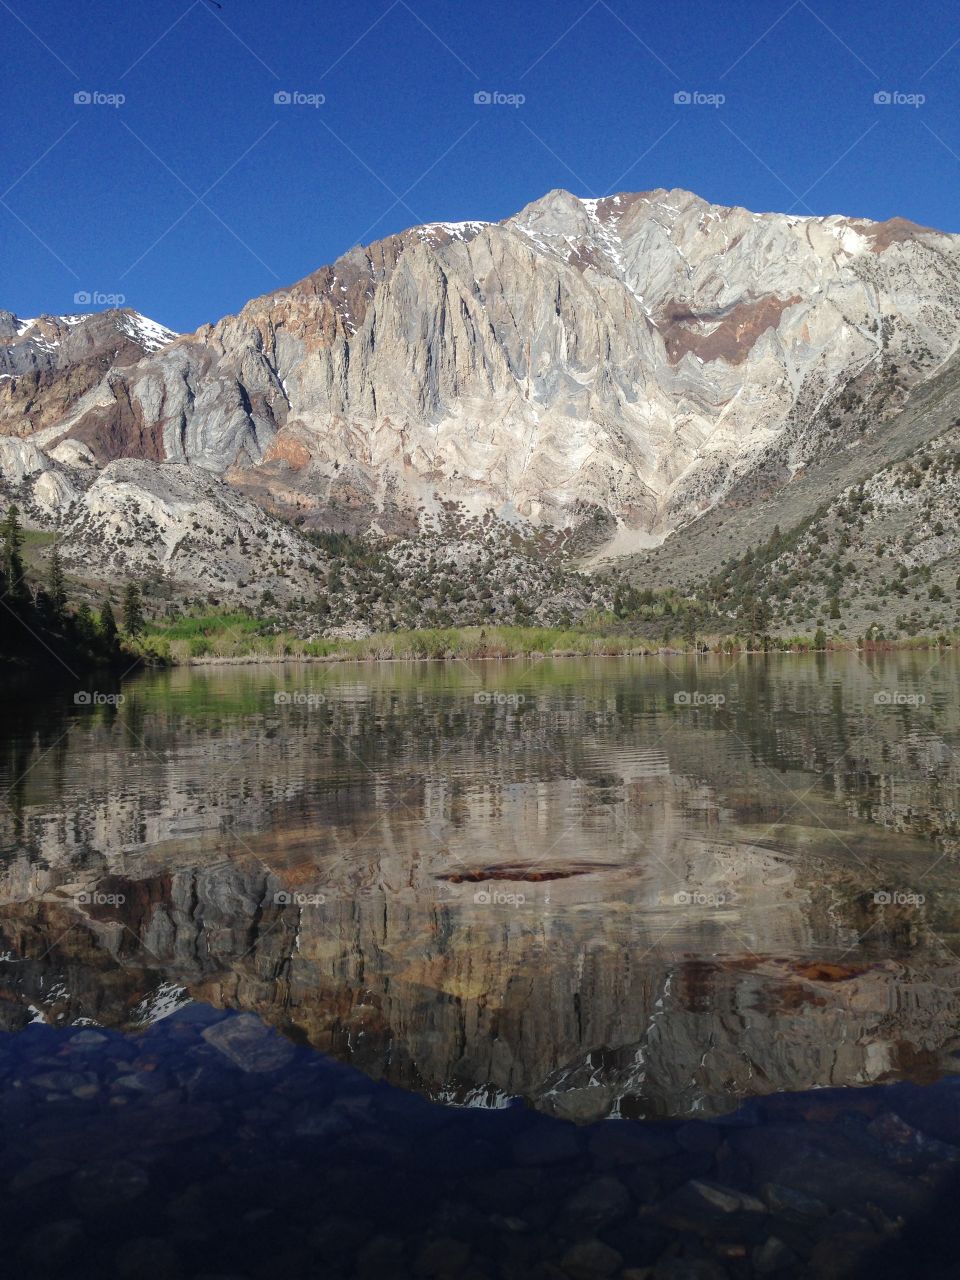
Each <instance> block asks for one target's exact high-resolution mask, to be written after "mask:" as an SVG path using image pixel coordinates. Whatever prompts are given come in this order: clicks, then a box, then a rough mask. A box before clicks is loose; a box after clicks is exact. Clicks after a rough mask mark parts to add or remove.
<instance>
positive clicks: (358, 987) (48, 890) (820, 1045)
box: [0, 653, 960, 1280]
mask: <svg viewBox="0 0 960 1280" xmlns="http://www.w3.org/2000/svg"><path fill="white" fill-rule="evenodd" d="M958 676H960V668H958V664H957V659H956V658H955V657H954V656H953V655H952V654H949V653H948V654H917V655H913V654H890V655H878V656H872V657H869V658H867V657H856V656H845V657H837V658H831V659H829V660H827V659H824V658H822V657H821V658H790V657H778V658H770V659H763V658H757V657H750V658H742V659H740V660H739V661H733V660H730V661H725V662H721V661H719V660H713V659H709V660H704V661H700V662H694V661H687V660H680V659H678V660H670V661H665V662H659V661H657V660H615V659H598V660H595V661H594V660H576V661H573V660H571V661H563V662H560V661H553V662H546V661H545V662H540V663H530V662H516V663H474V664H471V665H467V664H464V663H450V664H422V665H416V666H413V665H411V666H393V667H383V666H381V667H377V666H372V665H371V666H355V667H344V668H330V669H327V668H318V667H315V666H308V667H305V668H299V667H294V666H284V667H278V668H269V669H267V668H259V667H258V668H224V669H202V670H187V671H174V672H168V673H159V674H156V673H147V674H141V675H138V676H137V677H136V678H134V679H131V680H129V681H126V682H124V683H123V685H122V686H111V687H107V688H103V689H83V690H71V691H68V692H67V693H63V692H57V691H55V690H49V691H47V692H45V693H42V694H37V693H34V694H32V695H31V696H26V695H25V694H24V693H23V692H22V691H20V692H17V694H16V695H15V696H10V697H8V698H7V699H6V700H5V701H4V702H3V703H2V706H0V716H2V729H0V795H2V798H3V803H2V805H0V1137H2V1147H0V1187H2V1191H3V1194H2V1196H0V1220H2V1228H3V1239H4V1243H5V1246H6V1249H5V1251H6V1255H7V1263H8V1269H9V1271H10V1273H11V1274H14V1275H22V1276H50V1277H71V1276H88V1275H89V1276H93V1275H97V1276H113V1275H116V1276H120V1277H126V1276H130V1277H134V1276H137V1277H141V1276H143V1277H184V1278H191V1280H192V1278H197V1280H199V1278H200V1277H204V1278H205V1280H214V1278H215V1277H219V1278H220V1280H226V1278H227V1277H230V1278H233V1280H240V1278H242V1277H248V1278H249V1280H257V1278H259V1277H261V1276H264V1277H265V1276H274V1275H288V1276H292V1277H298V1276H304V1277H307V1276H344V1277H348V1276H358V1277H367V1276H369V1277H375V1276H377V1277H378V1276H398V1277H403V1276H411V1277H413V1276H438V1277H447V1276H449V1277H465V1278H468V1280H469V1278H471V1277H498V1276H504V1277H514V1276H517V1277H520V1276H540V1277H545V1278H552V1277H555V1278H557V1280H563V1278H564V1277H571V1278H572V1280H581V1278H582V1280H591V1278H592V1277H595V1276H596V1277H605V1276H619V1277H624V1280H640V1278H641V1277H644V1276H650V1277H654V1280H674V1278H679V1277H688V1276H689V1277H705V1278H708V1280H709V1278H710V1277H724V1276H730V1277H741V1276H742V1277H753V1276H802V1275H817V1276H821V1275H822V1276H836V1277H841V1276H861V1275H862V1276H885V1275H911V1274H924V1275H944V1276H947V1275H955V1274H957V1272H958V1266H957V1258H958V1257H960V1252H958V1250H960V1227H958V1226H957V1225H955V1224H954V1221H953V1219H954V1218H955V1217H956V1215H955V1214H954V1213H953V1211H952V1209H951V1208H950V1205H951V1204H952V1201H953V1199H954V1198H955V1195H956V1192H957V1190H958V1188H960V1084H958V1063H960V1058H958V1052H960V1036H958V1030H957V1028H958V1013H960V994H958V976H960V958H958V957H960V896H958V887H960V885H958V865H957V854H958V837H960V833H958V825H957V824H958V815H960V768H958V765H957V761H956V758H955V753H954V747H955V744H956V742H957V736H958V732H960V708H958V699H957V692H958Z"/></svg>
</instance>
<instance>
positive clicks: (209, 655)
mask: <svg viewBox="0 0 960 1280" xmlns="http://www.w3.org/2000/svg"><path fill="white" fill-rule="evenodd" d="M956 640H957V637H956V636H955V635H954V634H952V633H951V634H943V635H939V636H913V637H909V638H905V639H902V640H890V641H870V642H863V641H861V642H859V643H858V642H857V641H855V640H848V639H846V638H841V637H837V636H834V637H827V638H824V637H823V636H822V635H821V636H817V637H811V636H772V637H768V638H767V640H766V643H765V645H764V644H762V643H760V642H759V641H758V640H756V639H753V640H752V641H751V639H750V638H749V637H745V636H732V635H730V636H723V635H706V636H698V637H697V639H696V641H691V640H683V639H681V638H680V637H677V638H675V639H670V640H666V641H663V640H661V641H658V640H654V639H652V638H651V637H650V636H643V635H637V634H632V633H630V632H629V631H624V630H622V629H613V628H612V627H598V628H596V629H591V628H569V629H559V628H551V627H519V626H489V627H451V628H438V629H432V630H420V631H390V632H382V633H378V634H374V635H370V636H363V637H357V638H348V637H331V638H322V639H315V640H304V639H303V638H302V637H299V636H296V635H294V634H293V633H290V632H284V631H277V630H275V629H273V628H271V626H270V624H269V623H265V622H263V621H261V620H258V619H256V618H252V617H250V616H248V615H245V614H229V613H216V614H206V615H202V616H196V617H187V618H181V619H178V620H177V621H176V622H172V623H168V624H152V625H151V626H149V627H148V628H147V630H146V631H145V632H144V633H143V635H142V636H140V637H139V638H138V639H137V640H136V641H134V642H133V644H134V647H135V648H136V650H137V651H139V652H140V653H141V654H142V655H143V657H144V658H145V660H147V661H148V662H150V661H154V662H160V663H169V664H171V665H174V666H184V665H191V664H197V665H201V664H203V665H206V664H212V663H241V662H277V661H284V660H300V661H314V662H362V661H415V660H419V659H425V658H432V659H444V658H446V659H461V660H470V659H473V660H478V659H497V658H517V657H558V658H559V657H590V656H598V657H599V656H612V657H627V656H640V655H650V654H678V653H681V654H682V653H689V654H693V653H697V652H699V653H704V652H706V653H728V654H733V653H743V652H744V651H749V652H785V653H809V652H818V651H824V650H837V651H841V652H842V651H847V650H852V649H859V650H861V651H862V650H868V651H883V650H887V649H933V648H945V647H952V646H953V645H954V644H955V643H956Z"/></svg>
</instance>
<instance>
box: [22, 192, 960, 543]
mask: <svg viewBox="0 0 960 1280" xmlns="http://www.w3.org/2000/svg"><path fill="white" fill-rule="evenodd" d="M111 317H112V318H111ZM958 317H960V240H958V238H957V237H954V236H950V235H946V234H943V233H940V232H937V231H932V230H929V229H926V228H923V227H919V226H915V225H913V224H911V223H908V222H906V221H904V220H902V219H892V220H890V221H888V222H882V223H874V222H869V221H866V220H864V219H857V218H847V217H839V216H835V217H827V218H801V217H794V216H784V215H778V214H755V213H750V212H748V211H747V210H745V209H740V208H724V207H720V206H716V205H711V204H708V203H707V202H706V201H704V200H701V199H699V198H698V197H696V196H694V195H691V194H690V193H688V192H685V191H663V190H656V191H650V192H644V193H639V194H623V195H616V196H610V197H606V198H604V199H602V200H580V199H578V198H577V197H575V196H573V195H571V194H570V193H569V192H566V191H559V190H558V191H553V192H550V193H549V194H548V195H547V196H545V197H544V198H543V199H541V200H538V201H536V202H534V203H533V204H531V205H529V206H528V207H527V208H526V209H524V210H522V211H521V212H520V213H518V214H517V215H515V216H514V217H512V218H508V219H506V220H505V221H504V222H502V223H497V224H484V223H464V224H444V223H438V224H433V225H428V226H423V227H417V228H413V229H411V230H409V231H407V232H404V233H403V234H401V235H397V236H392V237H390V238H388V239H386V240H383V241H380V242H378V243H376V244H373V245H370V246H368V247H366V248H360V247H358V248H355V249H353V250H351V251H350V252H349V253H347V254H345V255H344V256H343V257H342V258H340V259H339V260H338V261H337V262H336V263H334V264H333V265H332V266H330V267H324V268H322V269H321V270H319V271H317V272H315V273H314V274H313V275H311V276H309V277H307V278H306V279H305V280H303V281H301V282H300V283H299V284H296V285H294V286H292V287H291V288H289V289H286V290H283V291H279V292H276V293H273V294H269V295H266V296H265V297H262V298H258V299H255V300H253V301H252V302H250V303H248V304H247V305H246V306H245V307H244V308H243V310H242V311H241V312H240V313H239V314H238V315H236V316H229V317H227V318H225V319H223V320H221V321H220V322H218V323H217V324H215V325H207V326H204V327H202V328H201V329H199V330H198V331H197V332H196V333H194V334H192V335H189V336H183V337H179V338H175V339H173V340H169V341H168V339H169V338H170V337H171V335H169V333H166V332H165V333H162V334H159V333H154V334H153V335H152V337H150V335H147V337H146V338H145V333H144V323H145V322H143V321H142V320H141V321H139V322H136V323H133V322H131V319H130V317H129V313H119V312H114V313H102V314H101V315H99V316H95V317H90V318H86V319H82V320H80V321H79V322H78V321H77V320H76V318H73V317H71V318H67V319H66V320H63V321H47V320H45V321H36V322H33V323H32V326H31V327H29V328H24V329H23V332H22V333H21V334H20V336H19V338H17V330H18V329H21V328H22V327H23V324H24V323H25V322H20V323H19V324H18V323H17V322H16V320H15V318H14V317H10V316H9V315H7V314H6V313H4V317H3V319H4V323H5V327H6V332H7V337H6V338H5V339H0V341H5V342H6V343H7V345H6V347H4V346H0V359H3V358H5V359H6V361H7V363H6V365H4V368H5V369H7V370H8V372H7V373H6V374H5V377H4V381H3V382H0V388H4V391H3V397H4V399H0V430H4V431H6V432H8V433H10V434H15V435H18V436H28V437H30V438H32V439H33V440H34V441H35V443H37V444H38V445H39V447H41V448H43V449H45V450H52V449H62V448H63V447H64V446H65V445H67V443H68V442H69V441H75V442H77V443H78V444H80V445H83V446H85V448H86V449H87V450H89V452H90V454H91V455H92V457H93V459H94V460H95V462H97V463H98V464H101V465H102V464H104V463H106V462H109V461H111V460H114V459H116V458H119V457H137V458H145V459H148V460H154V461H163V462H177V463H187V464H190V465H191V466H193V467H197V468H202V469H203V470H206V471H213V472H216V473H218V474H220V475H222V476H224V477H225V478H226V479H227V481H228V483H229V484H230V485H232V486H234V487H236V488H238V489H240V490H243V491H245V492H247V493H248V494H249V495H250V496H251V497H252V498H254V499H255V500H256V501H257V502H259V503H260V504H261V505H265V506H268V507H270V508H272V509H273V510H275V511H276V512H278V513H280V514H284V515H292V514H294V513H296V514H297V515H298V516H299V517H300V518H301V519H302V520H303V521H304V522H306V523H307V525H308V527H309V526H310V525H311V524H312V525H315V526H318V527H319V526H333V527H338V528H344V527H352V528H359V529H363V528H369V527H371V526H374V527H376V528H379V529H383V530H384V531H385V532H390V531H397V530H401V529H409V528H410V527H412V526H415V525H416V523H417V522H418V521H420V520H422V519H423V518H424V516H425V515H428V514H429V513H430V512H431V511H433V510H436V509H437V506H438V504H441V503H444V502H447V503H449V502H455V503H460V504H462V506H463V508H464V509H465V511H466V512H468V513H470V514H482V513H483V512H486V511H493V512H495V513H497V514H499V515H500V516H502V517H505V518H509V519H522V520H525V521H527V522H529V523H530V524H532V525H534V526H536V525H544V524H546V525H555V526H559V527H564V528H569V527H575V526H578V525H581V524H583V523H584V522H585V521H587V520H596V519H598V518H599V520H600V526H599V527H600V534H601V540H605V541H606V542H607V544H608V550H609V551H611V552H618V553H622V552H629V551H635V550H638V549H640V548H643V547H650V546H654V545H657V544H659V543H662V542H663V541H664V539H666V538H668V537H669V535H670V534H671V533H672V532H674V531H675V530H677V529H678V528H680V527H683V526H685V525H687V524H689V523H690V522H692V521H694V520H695V519H696V518H697V517H698V516H700V515H702V514H703V513H704V512H705V511H707V510H710V509H713V508H716V507H717V506H718V504H722V503H723V502H724V500H725V498H728V497H730V496H731V495H739V494H740V491H741V490H742V488H743V486H744V484H745V483H748V482H749V481H750V479H751V477H753V476H755V475H757V474H760V473H762V476H763V486H764V488H765V490H766V491H767V492H775V491H777V490H778V489H779V488H782V487H784V486H786V485H788V483H789V482H790V481H791V479H792V477H793V476H794V475H795V474H797V473H798V472H800V471H803V470H804V469H805V468H808V467H810V466H814V465H816V464H817V463H818V461H820V460H822V459H823V458H824V457H828V456H830V455H831V454H832V453H835V452H836V450H837V449H838V448H845V447H846V446H848V445H850V444H855V443H856V442H857V441H858V440H859V439H860V438H861V436H862V435H863V432H864V431H865V430H866V429H869V430H870V431H874V432H876V431H882V430H883V425H884V423H885V421H886V420H887V419H889V418H890V417H891V416H892V415H894V414H896V412H897V411H898V410H899V409H900V408H901V407H902V405H903V404H904V403H905V402H907V401H909V399H910V397H911V395H913V394H914V393H915V392H916V391H917V389H918V388H922V387H923V386H924V385H926V383H927V382H928V381H929V380H930V378H931V377H932V376H934V375H935V374H936V372H937V371H938V370H939V369H941V368H942V367H943V366H944V364H945V362H947V361H949V359H950V357H951V356H952V354H953V352H954V350H955V347H956V345H957V330H958ZM111 326H112V329H111V332H112V334H113V338H112V339H111V343H112V345H113V346H115V347H116V350H115V351H113V352H112V354H111V352H110V350H109V348H110V346H111V343H107V345H106V347H104V346H103V342H104V341H105V338H104V333H102V332H101V330H104V332H105V330H106V329H108V328H110V327H111ZM138 326H139V327H138ZM0 331H2V330H0ZM148 338H149V340H147V339H148ZM161 341H162V345H160V343H161ZM98 344H99V345H98ZM151 347H155V349H150V348H151ZM48 348H50V349H48ZM95 352H100V353H101V354H99V355H92V354H89V353H95ZM84 353H87V354H84ZM98 360H99V362H100V365H103V367H102V368H100V365H98V364H97V361H98ZM737 501H738V502H739V501H740V498H739V496H738V497H737Z"/></svg>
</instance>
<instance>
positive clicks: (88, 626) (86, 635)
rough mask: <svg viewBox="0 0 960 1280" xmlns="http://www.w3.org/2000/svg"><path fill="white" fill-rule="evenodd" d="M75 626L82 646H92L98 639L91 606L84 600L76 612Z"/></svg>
mask: <svg viewBox="0 0 960 1280" xmlns="http://www.w3.org/2000/svg"><path fill="white" fill-rule="evenodd" d="M74 626H75V628H76V632H77V635H78V637H79V638H80V641H81V643H82V644H85V645H91V644H93V642H94V640H95V639H96V638H97V627H96V623H95V622H94V620H93V613H92V611H91V609H90V606H89V605H88V604H87V602H86V600H84V602H83V604H82V605H81V606H80V608H79V609H78V610H77V612H76V616H75V618H74Z"/></svg>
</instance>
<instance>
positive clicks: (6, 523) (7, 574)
mask: <svg viewBox="0 0 960 1280" xmlns="http://www.w3.org/2000/svg"><path fill="white" fill-rule="evenodd" d="M22 552H23V529H22V528H21V527H20V511H19V509H18V507H17V504H16V503H15V502H11V504H10V506H9V507H8V508H7V514H6V516H5V517H4V520H3V523H2V524H0V576H2V579H3V581H2V583H0V586H2V588H3V594H4V595H5V596H6V598H7V601H8V602H9V603H10V604H12V605H22V604H24V603H26V601H27V599H28V592H27V584H26V582H25V581H24V573H25V569H24V565H23V554H22Z"/></svg>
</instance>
